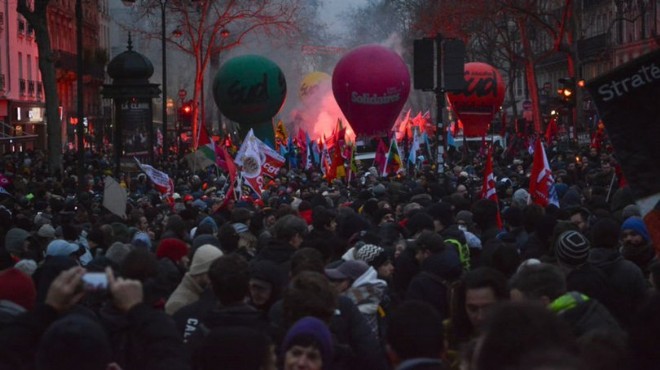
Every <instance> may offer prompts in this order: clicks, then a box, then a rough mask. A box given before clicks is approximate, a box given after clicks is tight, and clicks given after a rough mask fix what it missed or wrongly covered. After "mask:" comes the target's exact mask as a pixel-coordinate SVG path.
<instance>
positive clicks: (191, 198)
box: [183, 194, 195, 202]
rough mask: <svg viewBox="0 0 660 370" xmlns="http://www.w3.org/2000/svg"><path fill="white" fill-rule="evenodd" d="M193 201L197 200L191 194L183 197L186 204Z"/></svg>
mask: <svg viewBox="0 0 660 370" xmlns="http://www.w3.org/2000/svg"><path fill="white" fill-rule="evenodd" d="M193 200H195V198H193V196H192V195H190V194H186V196H184V197H183V201H184V202H192V201H193Z"/></svg>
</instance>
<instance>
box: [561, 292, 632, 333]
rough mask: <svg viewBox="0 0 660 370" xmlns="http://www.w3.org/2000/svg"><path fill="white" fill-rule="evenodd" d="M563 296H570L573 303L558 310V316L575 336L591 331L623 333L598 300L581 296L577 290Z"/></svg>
mask: <svg viewBox="0 0 660 370" xmlns="http://www.w3.org/2000/svg"><path fill="white" fill-rule="evenodd" d="M565 296H570V298H571V300H573V301H574V302H575V303H574V304H573V307H571V308H567V309H565V310H561V311H559V312H558V316H559V317H561V318H562V319H564V320H565V321H566V322H568V324H569V325H570V327H571V329H572V330H573V334H575V336H576V337H578V338H579V337H581V336H583V335H585V334H588V333H590V332H593V331H606V332H607V333H609V334H611V335H623V331H622V330H621V327H620V326H619V323H618V322H617V321H616V319H614V317H612V315H611V314H610V312H609V311H608V310H607V308H605V306H603V305H602V304H600V303H599V302H598V301H596V300H595V299H590V298H588V297H585V298H583V297H582V295H581V294H580V293H577V292H569V293H566V295H565Z"/></svg>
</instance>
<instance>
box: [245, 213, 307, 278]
mask: <svg viewBox="0 0 660 370" xmlns="http://www.w3.org/2000/svg"><path fill="white" fill-rule="evenodd" d="M305 235H307V223H306V222H305V220H303V219H302V218H300V217H297V216H294V215H286V216H284V217H282V218H280V219H279V220H277V222H276V223H275V225H273V239H271V240H269V241H268V243H267V244H266V246H265V247H264V248H263V249H261V251H259V253H258V254H257V255H256V256H255V257H254V258H253V259H252V261H261V260H268V261H271V262H274V263H276V264H277V265H278V266H280V268H281V269H282V273H284V274H285V275H289V269H290V267H291V263H290V262H291V256H292V255H293V253H294V252H295V251H296V250H297V249H298V248H299V247H300V245H301V244H302V242H303V238H304V237H305Z"/></svg>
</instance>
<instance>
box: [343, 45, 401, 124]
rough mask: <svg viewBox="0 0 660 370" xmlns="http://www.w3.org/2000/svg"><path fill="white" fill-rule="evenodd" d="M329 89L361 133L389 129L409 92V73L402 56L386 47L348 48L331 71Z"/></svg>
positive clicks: (349, 120)
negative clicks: (330, 88) (330, 85)
mask: <svg viewBox="0 0 660 370" xmlns="http://www.w3.org/2000/svg"><path fill="white" fill-rule="evenodd" d="M332 92H333V94H334V96H335V100H337V104H338V105H339V107H340V108H341V111H342V112H343V113H344V116H346V119H347V120H348V122H349V123H350V124H351V127H353V130H355V133H356V134H357V135H360V136H372V135H378V134H384V133H386V132H389V131H390V130H391V129H392V126H393V125H394V121H396V119H397V117H398V116H399V113H401V108H403V104H405V102H406V100H407V99H408V94H410V73H409V72H408V68H407V67H406V64H405V63H404V62H403V59H401V57H400V56H399V55H398V54H397V53H395V52H394V51H392V50H391V49H388V48H386V47H383V46H380V45H375V44H373V45H364V46H360V47H358V48H355V49H353V50H351V51H350V52H349V53H348V54H346V55H344V57H343V58H341V60H340V61H339V63H337V66H336V67H335V70H334V72H333V73H332Z"/></svg>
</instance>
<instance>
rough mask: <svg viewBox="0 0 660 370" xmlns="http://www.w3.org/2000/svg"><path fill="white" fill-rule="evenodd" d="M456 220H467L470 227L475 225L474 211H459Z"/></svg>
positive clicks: (466, 222) (466, 223)
mask: <svg viewBox="0 0 660 370" xmlns="http://www.w3.org/2000/svg"><path fill="white" fill-rule="evenodd" d="M456 221H457V222H458V221H463V222H465V225H467V226H468V227H470V226H472V225H473V221H472V212H470V211H466V210H463V211H458V213H457V214H456Z"/></svg>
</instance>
